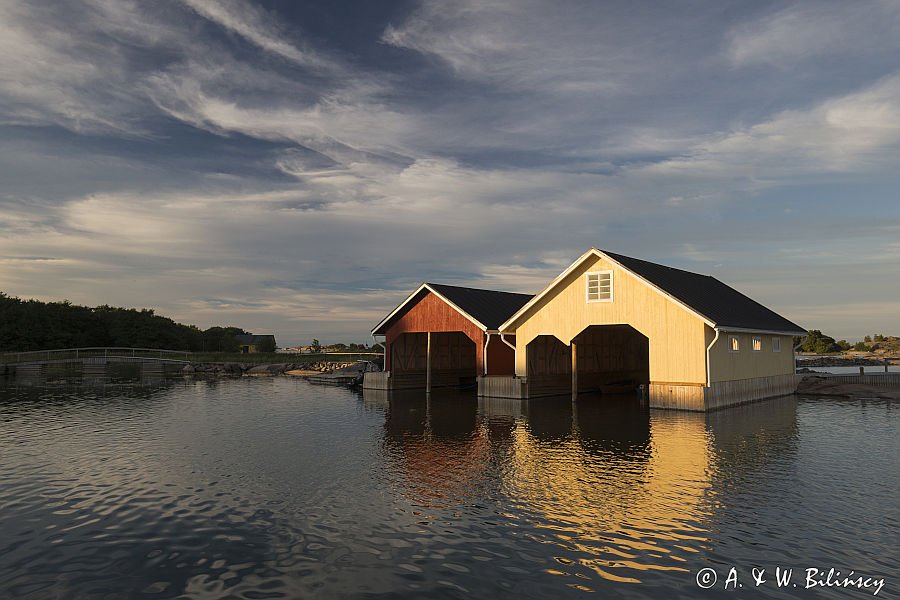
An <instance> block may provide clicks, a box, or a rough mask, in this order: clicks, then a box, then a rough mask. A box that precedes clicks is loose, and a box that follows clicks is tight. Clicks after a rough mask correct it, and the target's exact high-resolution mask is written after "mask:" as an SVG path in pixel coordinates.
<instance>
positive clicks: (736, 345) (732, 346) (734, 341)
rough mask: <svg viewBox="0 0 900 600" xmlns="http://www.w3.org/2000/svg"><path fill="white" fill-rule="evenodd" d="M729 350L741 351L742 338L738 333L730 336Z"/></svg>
mask: <svg viewBox="0 0 900 600" xmlns="http://www.w3.org/2000/svg"><path fill="white" fill-rule="evenodd" d="M728 351H729V352H740V351H741V339H740V338H739V337H738V336H736V335H729V336H728Z"/></svg>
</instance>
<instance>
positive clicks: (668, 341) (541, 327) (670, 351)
mask: <svg viewBox="0 0 900 600" xmlns="http://www.w3.org/2000/svg"><path fill="white" fill-rule="evenodd" d="M605 270H611V271H613V302H587V301H586V294H585V277H584V274H585V273H587V272H591V271H605ZM618 324H627V325H631V326H632V327H634V328H635V329H637V330H638V331H640V332H641V333H642V334H644V335H645V336H647V337H648V338H649V340H650V380H651V381H653V382H660V383H663V382H666V383H695V384H705V383H706V332H705V329H706V328H707V327H706V325H705V323H704V322H703V321H702V320H701V319H699V318H698V317H696V316H695V315H694V314H692V313H690V312H688V311H687V310H686V309H685V308H683V307H681V306H679V305H678V304H676V303H674V302H672V301H671V300H669V299H668V298H666V297H665V296H663V295H662V294H660V293H659V292H658V291H656V290H655V289H652V288H651V287H649V286H648V285H647V284H646V283H644V282H643V281H641V280H639V279H638V278H637V277H636V276H635V275H632V274H631V273H630V272H628V271H626V270H624V269H622V268H620V267H618V266H616V265H614V264H613V263H610V262H609V261H607V260H605V259H603V258H600V257H595V258H593V259H589V260H587V261H586V262H585V264H584V265H582V266H581V267H580V268H578V269H576V270H575V271H573V272H572V273H570V274H569V276H568V277H567V278H566V280H565V281H563V282H562V283H561V284H560V285H559V286H558V287H557V288H556V289H555V290H554V291H553V292H551V293H550V294H548V295H547V296H545V297H544V298H542V299H541V301H540V302H538V303H537V304H536V305H535V306H534V307H532V308H531V309H530V310H529V312H528V314H526V315H525V318H524V321H522V322H521V323H520V325H519V326H518V327H517V328H516V331H515V334H516V374H517V375H520V376H525V375H526V364H527V363H526V356H525V354H526V352H525V347H526V346H527V345H528V343H529V342H530V341H531V340H533V339H534V338H535V337H537V336H539V335H555V336H556V337H557V338H559V339H560V340H561V341H562V342H563V343H565V344H569V343H571V341H572V338H574V337H575V336H577V335H578V334H579V333H580V332H581V331H582V330H583V329H584V328H585V327H587V326H588V325H618ZM786 348H787V350H788V354H790V351H789V349H790V346H789V345H788V346H786Z"/></svg>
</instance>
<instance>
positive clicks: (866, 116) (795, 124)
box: [641, 75, 900, 186]
mask: <svg viewBox="0 0 900 600" xmlns="http://www.w3.org/2000/svg"><path fill="white" fill-rule="evenodd" d="M898 148H900V75H894V76H891V77H888V78H886V79H883V80H882V81H879V82H877V83H875V84H874V85H872V86H870V87H867V88H866V89H863V90H860V91H858V92H855V93H852V94H848V95H846V96H842V97H839V98H832V99H829V100H826V101H824V102H822V103H820V104H818V105H816V106H814V107H812V108H810V109H807V110H787V111H784V112H782V113H780V114H778V115H776V116H775V117H773V118H772V119H770V120H767V121H764V122H762V123H758V124H755V125H752V126H750V127H746V128H742V129H738V130H736V131H732V132H728V133H726V134H723V135H719V136H714V137H713V136H711V137H710V139H708V140H705V141H703V142H701V143H699V144H697V145H695V146H694V147H693V148H690V149H689V150H688V151H687V152H686V156H684V157H675V158H672V159H669V160H666V161H662V162H659V163H657V164H653V165H650V166H647V167H643V168H642V169H641V170H642V171H644V172H648V173H653V174H656V175H659V174H663V175H674V174H681V175H684V176H687V177H691V178H704V179H705V178H724V179H735V178H752V179H753V181H754V182H756V183H757V184H759V185H760V186H764V185H769V186H771V185H777V184H778V183H779V181H780V182H785V181H789V180H793V179H795V178H803V177H808V176H810V175H813V174H822V173H841V174H856V175H865V174H871V173H872V172H879V171H881V172H883V171H885V170H886V169H888V170H893V168H894V165H895V159H896V152H897V150H898Z"/></svg>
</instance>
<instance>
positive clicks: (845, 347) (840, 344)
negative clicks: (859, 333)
mask: <svg viewBox="0 0 900 600" xmlns="http://www.w3.org/2000/svg"><path fill="white" fill-rule="evenodd" d="M837 345H838V348H840V349H841V350H842V351H847V350H849V349H850V348H852V346H851V345H850V342H848V341H847V340H839V341H838V342H837Z"/></svg>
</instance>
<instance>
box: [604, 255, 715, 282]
mask: <svg viewBox="0 0 900 600" xmlns="http://www.w3.org/2000/svg"><path fill="white" fill-rule="evenodd" d="M597 250H600V252H602V253H603V254H607V255H609V256H621V257H622V258H627V259H628V260H636V261H638V262H642V263H647V264H650V265H656V266H657V267H662V268H664V269H672V270H673V271H681V272H682V273H690V274H691V275H697V276H698V277H709V278H710V279H715V280H716V281H719V279H717V278H716V277H715V276H713V275H707V274H706V273H697V272H696V271H688V270H687V269H680V268H678V267H670V266H669V265H664V264H662V263H658V262H653V261H652V260H645V259H643V258H635V257H633V256H628V255H627V254H620V253H618V252H610V251H608V250H603V249H601V248H597Z"/></svg>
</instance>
